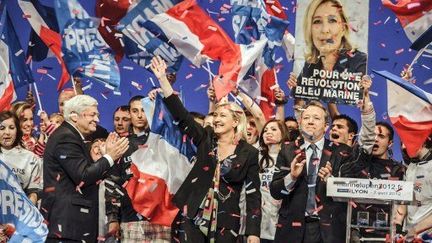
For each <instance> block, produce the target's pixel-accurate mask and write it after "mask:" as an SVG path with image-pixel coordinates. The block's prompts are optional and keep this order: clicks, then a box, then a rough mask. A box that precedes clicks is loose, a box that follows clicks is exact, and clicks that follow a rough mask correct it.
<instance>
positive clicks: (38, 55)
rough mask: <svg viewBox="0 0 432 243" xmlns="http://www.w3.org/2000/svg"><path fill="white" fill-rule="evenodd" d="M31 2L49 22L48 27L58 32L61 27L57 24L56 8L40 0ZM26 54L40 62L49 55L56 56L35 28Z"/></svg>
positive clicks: (47, 22) (46, 21)
mask: <svg viewBox="0 0 432 243" xmlns="http://www.w3.org/2000/svg"><path fill="white" fill-rule="evenodd" d="M31 2H32V4H33V6H34V7H35V9H36V11H37V12H38V13H39V14H40V16H41V17H42V19H43V20H44V21H45V23H46V24H47V26H48V28H50V29H51V30H52V31H54V32H57V33H58V32H59V27H58V24H57V19H56V16H55V11H54V8H50V7H47V6H44V5H42V4H40V3H39V0H31ZM26 56H27V58H31V60H32V61H37V62H40V61H43V60H44V59H45V58H47V57H54V56H55V55H54V53H53V52H52V51H51V50H50V49H49V48H48V46H47V45H46V44H45V43H44V41H43V40H42V39H41V37H40V36H39V34H38V33H36V31H35V30H34V29H32V30H31V32H30V41H29V46H28V48H27V54H26Z"/></svg>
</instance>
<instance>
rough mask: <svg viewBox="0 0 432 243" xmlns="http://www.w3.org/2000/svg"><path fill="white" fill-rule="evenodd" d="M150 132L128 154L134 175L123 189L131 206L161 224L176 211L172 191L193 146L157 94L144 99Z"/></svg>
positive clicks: (167, 222)
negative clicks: (144, 140) (138, 146)
mask: <svg viewBox="0 0 432 243" xmlns="http://www.w3.org/2000/svg"><path fill="white" fill-rule="evenodd" d="M142 102H143V107H144V110H145V111H146V116H147V118H148V121H149V125H150V129H151V132H150V134H149V137H148V140H147V142H146V144H145V146H142V147H141V148H139V149H138V150H137V151H136V152H134V153H133V154H132V156H131V158H132V166H131V171H132V172H133V177H132V178H131V179H130V180H129V182H128V184H127V186H126V189H127V192H128V195H129V197H130V198H131V201H132V205H133V207H134V209H135V210H136V211H137V212H138V213H140V214H141V215H143V216H145V217H146V218H148V219H149V220H150V222H152V223H155V224H160V225H166V226H170V225H171V223H172V222H173V220H174V218H175V217H176V215H177V213H178V208H177V207H175V206H174V204H173V203H172V202H171V199H172V197H173V195H174V194H175V193H176V192H177V190H178V189H179V187H180V185H181V184H182V183H183V181H184V180H185V178H186V176H187V174H188V173H189V172H190V170H191V169H192V166H193V161H194V159H195V157H194V155H195V153H196V148H195V146H194V145H192V142H191V140H190V139H189V138H187V137H186V135H183V134H182V133H181V131H180V129H179V128H178V126H177V125H176V124H175V122H174V118H173V117H172V116H171V114H170V113H169V111H168V110H167V109H166V107H165V105H164V103H163V100H162V97H161V96H160V95H159V94H158V95H157V97H156V100H155V101H154V103H153V102H152V101H150V100H149V99H148V98H145V99H143V101H142Z"/></svg>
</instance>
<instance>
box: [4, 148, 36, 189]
mask: <svg viewBox="0 0 432 243" xmlns="http://www.w3.org/2000/svg"><path fill="white" fill-rule="evenodd" d="M0 160H1V161H3V162H4V163H5V164H7V165H8V166H9V168H11V169H12V171H13V172H14V173H15V174H16V175H17V177H18V180H19V182H20V184H21V187H22V189H23V190H24V191H25V192H26V193H27V192H28V191H32V190H42V189H43V185H42V179H43V178H42V159H41V158H39V156H37V155H36V154H34V153H33V152H31V151H29V150H27V149H25V148H22V147H21V146H16V147H14V148H12V149H10V150H7V149H4V148H2V150H1V152H0Z"/></svg>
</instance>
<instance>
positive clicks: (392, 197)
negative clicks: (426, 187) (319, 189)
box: [327, 177, 414, 243]
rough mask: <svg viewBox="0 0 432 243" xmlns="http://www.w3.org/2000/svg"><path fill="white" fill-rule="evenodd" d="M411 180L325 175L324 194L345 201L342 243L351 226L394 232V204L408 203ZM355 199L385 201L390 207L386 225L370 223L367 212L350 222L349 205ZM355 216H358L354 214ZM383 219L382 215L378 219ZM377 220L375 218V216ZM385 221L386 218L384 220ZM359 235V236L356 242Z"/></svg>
mask: <svg viewBox="0 0 432 243" xmlns="http://www.w3.org/2000/svg"><path fill="white" fill-rule="evenodd" d="M413 190H414V183H413V182H410V181H392V180H377V179H359V178H340V177H330V178H328V179H327V196H329V197H333V200H334V201H340V202H341V201H342V202H348V205H347V228H346V243H349V242H350V240H351V229H352V228H358V229H361V228H363V229H372V230H383V231H388V232H389V235H390V237H391V238H390V239H393V238H394V236H395V232H394V227H392V225H391V223H390V222H391V220H392V218H393V212H394V211H395V204H410V203H411V202H412V201H413V195H414V194H413V193H414V191H413ZM356 203H365V204H371V205H373V204H377V205H389V206H390V208H391V210H390V213H389V217H388V222H389V223H388V224H387V225H385V224H384V225H370V223H369V222H368V221H369V218H368V217H369V215H367V222H366V220H364V219H365V218H366V216H365V215H364V217H360V218H361V219H363V220H364V221H362V224H359V222H357V224H356V225H353V224H352V211H353V205H355V204H356ZM357 218H358V219H359V217H357ZM382 220H384V219H382ZM377 221H379V219H377ZM386 222H387V220H386ZM367 240H368V241H375V242H385V238H368V239H367ZM361 241H362V239H360V242H361Z"/></svg>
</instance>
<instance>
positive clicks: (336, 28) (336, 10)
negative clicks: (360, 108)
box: [290, 0, 367, 104]
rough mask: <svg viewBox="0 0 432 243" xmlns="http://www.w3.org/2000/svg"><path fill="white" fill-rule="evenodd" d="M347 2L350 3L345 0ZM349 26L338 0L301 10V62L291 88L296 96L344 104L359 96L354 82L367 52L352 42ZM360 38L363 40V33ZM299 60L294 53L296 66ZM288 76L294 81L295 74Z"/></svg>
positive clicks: (321, 1) (316, 2)
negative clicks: (302, 11) (302, 13)
mask: <svg viewBox="0 0 432 243" xmlns="http://www.w3.org/2000/svg"><path fill="white" fill-rule="evenodd" d="M348 3H350V4H351V2H349V1H346V4H348ZM352 4H354V3H352ZM354 5H355V4H354ZM354 5H350V7H353V6H354ZM350 26H351V23H350V22H349V19H348V16H347V14H346V12H345V9H344V6H343V5H342V2H341V0H313V1H311V2H310V4H309V5H308V6H307V8H306V10H305V14H304V18H303V26H302V27H303V28H302V29H299V30H300V32H301V30H302V31H303V35H304V36H303V38H304V43H305V44H304V50H303V52H304V65H303V68H302V70H301V73H300V74H299V75H298V77H297V84H298V86H297V87H296V89H295V91H294V95H295V97H296V98H306V99H322V100H324V101H326V102H336V103H348V104H354V103H355V102H357V100H359V99H360V98H361V97H359V94H360V89H359V86H358V85H357V84H358V82H359V81H360V80H361V77H362V76H363V75H364V74H366V63H367V55H366V53H364V52H362V51H360V50H358V49H357V47H356V45H354V44H352V42H351V40H350V29H351V27H350ZM356 34H357V33H356ZM357 37H358V35H357ZM362 38H365V39H364V40H365V41H366V40H367V33H366V36H364V37H362ZM357 42H359V41H357ZM300 45H301V44H300ZM299 52H301V51H299ZM302 59H303V58H302V57H300V56H298V55H297V56H296V64H295V65H296V66H299V65H298V63H302ZM290 79H293V82H294V83H296V81H295V76H293V77H290ZM347 86H349V87H347ZM339 91H340V92H339ZM348 91H349V92H348Z"/></svg>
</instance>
